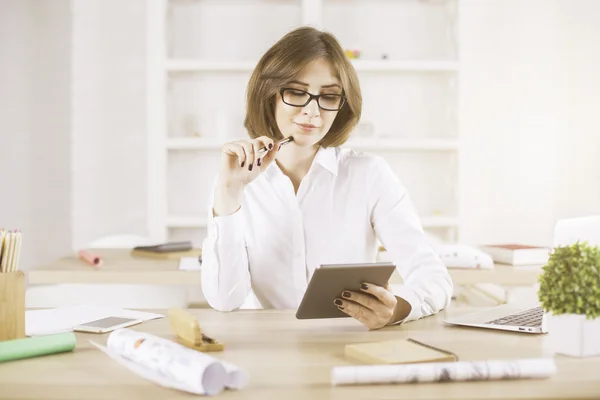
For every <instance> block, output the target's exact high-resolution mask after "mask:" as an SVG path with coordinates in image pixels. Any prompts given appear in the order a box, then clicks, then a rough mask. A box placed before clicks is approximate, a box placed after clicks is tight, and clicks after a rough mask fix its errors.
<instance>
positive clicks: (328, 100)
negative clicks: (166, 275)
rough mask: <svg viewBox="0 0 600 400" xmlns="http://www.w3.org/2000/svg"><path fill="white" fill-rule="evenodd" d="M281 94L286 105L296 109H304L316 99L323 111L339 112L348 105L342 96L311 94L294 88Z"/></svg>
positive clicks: (281, 90)
mask: <svg viewBox="0 0 600 400" xmlns="http://www.w3.org/2000/svg"><path fill="white" fill-rule="evenodd" d="M279 93H280V94H281V99H282V100H283V102H284V103H285V104H287V105H289V106H294V107H304V106H306V105H307V104H308V103H310V102H311V101H312V100H313V99H316V100H317V104H318V105H319V108H321V109H322V110H326V111H338V110H340V109H341V108H342V107H343V106H344V104H345V103H346V97H344V96H342V95H341V94H330V93H324V94H310V93H308V92H307V91H304V90H300V89H293V88H281V89H279Z"/></svg>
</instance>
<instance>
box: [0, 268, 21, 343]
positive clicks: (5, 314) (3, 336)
mask: <svg viewBox="0 0 600 400" xmlns="http://www.w3.org/2000/svg"><path fill="white" fill-rule="evenodd" d="M24 337H25V275H24V274H23V272H22V271H15V272H4V273H0V340H13V339H22V338H24Z"/></svg>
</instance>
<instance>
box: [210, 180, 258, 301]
mask: <svg viewBox="0 0 600 400" xmlns="http://www.w3.org/2000/svg"><path fill="white" fill-rule="evenodd" d="M208 203H209V204H208V219H207V221H208V225H207V237H206V239H205V240H204V242H203V243H202V268H201V280H202V293H203V295H204V297H205V298H206V301H207V302H208V304H209V305H210V306H211V307H212V308H214V309H215V310H218V311H232V310H235V309H237V308H239V307H241V306H242V304H243V303H244V301H245V299H246V297H247V296H248V295H249V294H250V292H251V282H250V271H249V268H248V253H247V251H246V243H245V239H244V232H245V223H244V215H243V213H244V206H243V202H242V207H241V208H240V209H239V210H237V211H236V212H235V213H233V214H231V215H227V216H217V217H215V216H214V214H213V204H214V187H213V190H212V193H211V196H210V199H209V202H208Z"/></svg>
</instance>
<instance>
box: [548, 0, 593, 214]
mask: <svg viewBox="0 0 600 400" xmlns="http://www.w3.org/2000/svg"><path fill="white" fill-rule="evenodd" d="M557 12H558V14H559V15H560V16H561V18H560V24H559V28H560V35H559V37H558V48H559V49H560V53H561V63H560V65H561V68H562V70H561V72H562V79H563V87H564V90H563V92H562V94H563V99H562V104H563V106H564V107H565V113H566V118H565V119H564V121H563V125H562V126H561V133H562V135H561V136H560V141H559V149H560V151H559V153H558V164H559V166H560V168H561V170H563V171H565V172H562V173H560V174H559V175H558V180H557V185H556V187H555V196H556V213H557V216H558V217H565V216H580V215H587V214H592V213H595V214H600V156H599V155H598V154H599V153H600V119H599V118H598V113H599V111H600V72H599V71H600V2H598V1H596V0H576V1H566V0H563V1H560V2H559V5H558V9H557Z"/></svg>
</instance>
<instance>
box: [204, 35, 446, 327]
mask: <svg viewBox="0 0 600 400" xmlns="http://www.w3.org/2000/svg"><path fill="white" fill-rule="evenodd" d="M361 107H362V99H361V92H360V87H359V83H358V78H357V76H356V72H355V71H354V68H353V67H352V64H351V63H350V62H349V61H348V60H347V58H346V57H345V55H344V52H343V50H342V48H341V46H340V45H339V43H338V42H337V40H336V39H335V38H334V37H333V36H332V35H330V34H328V33H324V32H321V31H318V30H315V29H313V28H308V27H304V28H299V29H296V30H294V31H292V32H290V33H288V34H287V35H285V36H284V37H283V38H282V39H280V40H279V42H277V43H276V44H275V45H273V47H271V48H270V49H269V50H268V51H267V52H266V53H265V54H264V56H263V57H262V58H261V60H260V61H259V63H258V65H257V66H256V69H255V70H254V72H253V74H252V76H251V78H250V81H249V84H248V91H247V110H246V111H247V114H246V120H245V127H246V129H247V130H248V133H249V136H250V138H251V139H249V140H239V141H235V142H231V143H227V144H225V145H224V146H223V148H222V156H221V160H222V161H221V167H220V171H219V176H218V179H217V183H216V186H215V189H214V193H213V197H212V198H211V201H210V209H209V224H208V236H207V238H206V240H205V241H204V243H203V249H202V250H203V253H202V254H203V265H202V289H203V292H204V295H205V297H206V299H207V301H208V303H209V304H210V305H211V306H212V307H213V308H215V309H217V310H221V311H231V310H234V309H236V308H239V307H240V306H242V304H243V303H244V301H245V300H246V298H247V297H248V296H249V295H252V294H253V295H255V296H256V299H258V301H259V302H260V306H262V307H264V308H297V306H298V305H299V303H300V301H301V299H302V296H303V294H304V292H305V290H306V287H307V285H308V282H309V280H310V277H311V276H312V273H313V271H314V270H315V268H316V267H317V266H318V265H320V264H334V263H357V262H373V261H375V259H376V254H377V239H379V240H380V241H381V243H382V244H383V245H384V246H385V247H386V249H387V250H388V252H389V254H390V255H391V260H392V261H393V262H394V263H396V265H397V268H398V270H399V273H400V275H401V276H402V277H403V278H404V284H403V285H398V287H394V288H391V287H390V286H389V285H387V286H386V287H380V286H376V285H373V284H369V283H368V282H366V283H365V284H364V285H363V286H362V289H361V292H351V291H345V292H343V293H341V294H340V297H339V298H337V299H336V300H335V304H336V305H337V306H338V307H339V309H340V310H342V311H343V312H345V313H346V314H348V315H350V316H352V317H354V318H356V319H357V320H358V321H360V322H362V323H363V324H364V325H365V326H367V327H368V328H369V329H378V328H381V327H384V326H387V325H392V324H396V323H400V322H406V321H410V320H414V319H418V318H421V317H424V316H428V315H431V314H434V313H437V312H438V311H440V310H441V309H443V308H444V307H446V306H447V305H448V304H449V302H450V297H451V293H452V282H451V279H450V277H449V275H448V272H447V270H446V267H445V266H444V265H443V264H442V262H441V261H440V259H439V258H438V257H437V255H436V254H435V253H434V252H433V250H432V249H431V248H430V246H429V245H428V241H427V239H426V236H425V234H424V233H423V229H422V226H421V225H420V222H419V219H418V217H417V214H416V212H415V209H414V208H413V205H412V204H411V201H410V199H409V196H408V193H407V192H406V189H405V188H404V187H403V186H402V185H401V184H400V182H399V181H398V179H397V178H396V176H395V175H394V173H393V172H392V171H391V169H390V168H389V166H388V164H387V163H386V162H385V161H384V160H383V158H381V157H378V156H375V155H370V154H365V153H357V152H355V151H352V150H350V149H341V148H340V147H338V146H340V145H342V144H343V143H344V142H345V141H346V140H347V139H348V137H349V135H350V132H351V131H352V130H353V128H354V127H355V126H356V124H357V122H358V120H359V118H360V114H361ZM290 136H291V137H293V141H292V142H290V143H288V144H285V145H280V144H279V142H280V141H281V140H282V139H284V138H287V137H290ZM263 147H265V148H266V149H268V151H266V152H264V151H263V152H260V151H259V150H260V149H261V148H263ZM395 286H396V285H395Z"/></svg>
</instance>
